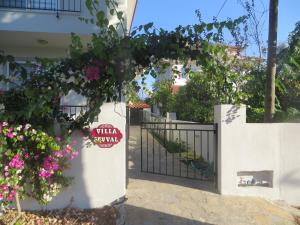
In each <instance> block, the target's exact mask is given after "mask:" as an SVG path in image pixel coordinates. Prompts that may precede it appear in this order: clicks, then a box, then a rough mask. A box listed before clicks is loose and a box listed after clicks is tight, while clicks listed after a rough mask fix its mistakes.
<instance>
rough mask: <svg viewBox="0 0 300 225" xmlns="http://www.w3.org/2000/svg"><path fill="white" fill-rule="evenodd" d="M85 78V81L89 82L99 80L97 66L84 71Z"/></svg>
mask: <svg viewBox="0 0 300 225" xmlns="http://www.w3.org/2000/svg"><path fill="white" fill-rule="evenodd" d="M85 76H86V79H88V80H89V81H92V80H99V78H100V68H99V66H97V65H93V66H88V67H87V68H86V69H85Z"/></svg>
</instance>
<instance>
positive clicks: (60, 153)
mask: <svg viewBox="0 0 300 225" xmlns="http://www.w3.org/2000/svg"><path fill="white" fill-rule="evenodd" d="M54 155H55V156H56V157H57V158H62V157H64V154H63V152H62V151H56V152H55V153H54Z"/></svg>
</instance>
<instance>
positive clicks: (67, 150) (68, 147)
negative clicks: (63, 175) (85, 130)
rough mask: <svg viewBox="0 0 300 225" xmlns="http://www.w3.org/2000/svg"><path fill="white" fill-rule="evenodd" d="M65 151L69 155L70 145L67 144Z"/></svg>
mask: <svg viewBox="0 0 300 225" xmlns="http://www.w3.org/2000/svg"><path fill="white" fill-rule="evenodd" d="M65 151H66V153H67V154H68V155H69V154H70V153H71V152H72V147H71V146H70V145H67V146H66V150H65Z"/></svg>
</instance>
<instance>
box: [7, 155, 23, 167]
mask: <svg viewBox="0 0 300 225" xmlns="http://www.w3.org/2000/svg"><path fill="white" fill-rule="evenodd" d="M8 165H9V166H10V167H12V168H16V169H23V168H24V161H23V160H22V159H20V155H19V154H17V155H15V156H14V157H13V158H12V160H10V162H9V163H8Z"/></svg>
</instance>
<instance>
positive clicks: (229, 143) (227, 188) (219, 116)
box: [214, 105, 246, 194]
mask: <svg viewBox="0 0 300 225" xmlns="http://www.w3.org/2000/svg"><path fill="white" fill-rule="evenodd" d="M214 122H215V123H217V124H218V149H217V156H218V159H217V161H218V171H217V176H218V180H217V182H218V191H219V193H220V194H231V193H232V192H234V187H235V186H236V174H237V171H236V161H235V160H234V156H235V155H237V154H236V152H237V151H238V150H239V149H240V146H238V145H239V143H240V142H237V143H236V144H235V142H236V141H235V140H236V137H240V132H242V128H243V126H244V125H245V124H246V106H245V105H240V106H234V105H216V106H215V107H214Z"/></svg>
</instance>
